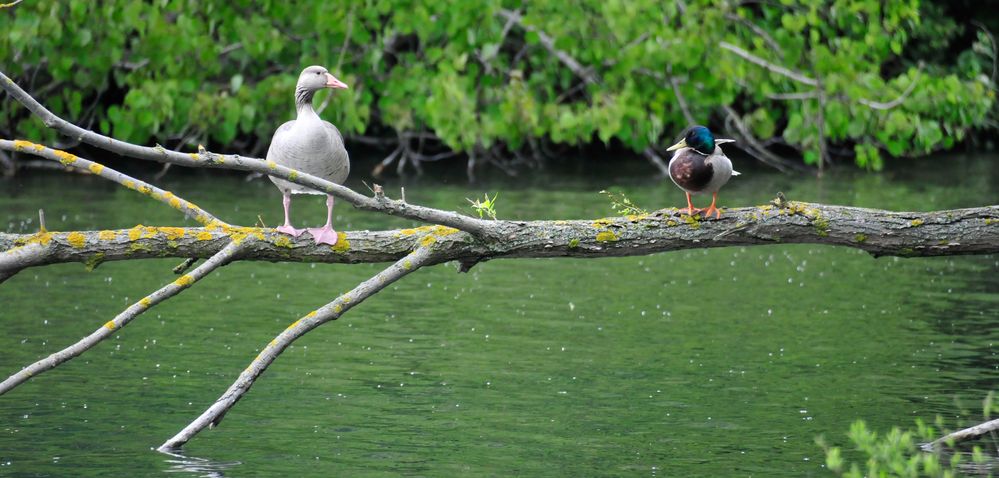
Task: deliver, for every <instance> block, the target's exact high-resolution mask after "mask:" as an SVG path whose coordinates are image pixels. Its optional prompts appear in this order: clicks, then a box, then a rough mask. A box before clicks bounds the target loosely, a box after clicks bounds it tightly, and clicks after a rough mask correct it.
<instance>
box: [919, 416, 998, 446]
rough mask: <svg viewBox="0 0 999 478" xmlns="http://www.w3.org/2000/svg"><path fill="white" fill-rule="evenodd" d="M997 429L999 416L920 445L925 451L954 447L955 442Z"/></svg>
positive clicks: (974, 437)
mask: <svg viewBox="0 0 999 478" xmlns="http://www.w3.org/2000/svg"><path fill="white" fill-rule="evenodd" d="M996 430H999V418H997V419H995V420H989V421H987V422H984V423H979V424H978V425H975V426H973V427H968V428H965V429H963V430H958V431H956V432H954V433H949V434H947V435H945V436H942V437H940V438H937V439H936V440H933V441H932V442H930V443H923V444H922V445H920V446H919V447H920V448H921V449H922V450H923V451H927V452H933V451H937V450H940V449H941V448H944V447H952V446H954V445H955V444H957V443H960V442H963V441H968V440H974V439H976V438H979V437H981V436H983V435H986V434H989V433H992V432H994V431H996Z"/></svg>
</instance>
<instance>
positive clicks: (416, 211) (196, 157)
mask: <svg viewBox="0 0 999 478" xmlns="http://www.w3.org/2000/svg"><path fill="white" fill-rule="evenodd" d="M0 88H3V89H4V90H6V91H7V93H9V94H10V95H11V97H13V98H14V99H15V100H17V101H18V102H20V103H21V104H23V105H24V106H26V107H27V108H28V109H29V110H30V111H31V112H32V113H34V114H35V115H36V116H38V117H39V118H41V119H42V121H43V122H44V123H45V125H46V126H48V127H50V128H54V129H56V130H57V131H59V132H60V133H62V134H64V135H67V136H69V137H72V138H77V139H79V140H80V141H82V142H84V143H87V144H91V145H93V146H97V147H98V148H101V149H104V150H106V151H111V152H114V153H118V154H121V155H124V156H129V157H132V158H137V159H144V160H150V161H159V162H165V163H174V164H178V165H181V166H190V167H211V168H225V169H237V170H243V171H256V172H260V173H264V174H267V175H270V176H275V177H278V178H282V179H286V180H288V181H291V182H294V183H296V184H301V185H303V186H306V187H308V188H310V189H314V190H316V191H322V192H325V193H328V194H332V195H334V196H336V197H337V198H339V199H343V200H344V201H346V202H348V203H350V204H353V205H354V207H356V208H358V209H362V210H369V211H379V212H382V213H385V214H390V215H393V216H400V217H405V218H408V219H415V220H418V221H424V222H429V223H432V224H443V225H446V226H451V227H454V228H456V229H461V230H463V231H468V232H469V233H471V234H474V235H476V236H486V237H493V236H494V235H495V231H494V229H493V228H492V227H491V224H490V221H484V220H481V219H475V218H472V217H469V216H465V215H463V214H458V213H456V212H453V211H443V210H440V209H434V208H428V207H424V206H417V205H414V204H408V203H403V202H400V201H397V200H391V199H388V198H385V199H382V200H376V199H374V198H370V197H366V196H362V195H361V194H358V193H357V192H355V191H353V190H351V189H350V188H347V187H345V186H342V185H340V184H335V183H333V182H330V181H326V180H324V179H321V178H318V177H315V176H312V175H310V174H306V173H303V172H301V171H296V170H293V169H291V168H287V167H284V166H281V165H278V164H276V163H274V162H273V161H264V160H261V159H258V158H247V157H243V156H239V155H223V154H217V153H211V152H208V151H205V150H203V149H202V150H199V151H198V152H197V153H179V152H176V151H170V150H167V149H165V148H163V147H147V146H139V145H136V144H132V143H128V142H125V141H121V140H117V139H114V138H111V137H109V136H104V135H102V134H99V133H96V132H93V131H90V130H86V129H83V128H80V127H79V126H76V125H74V124H72V123H70V122H68V121H66V120H64V119H62V118H60V117H58V116H56V115H55V114H53V113H52V112H51V111H49V110H48V109H46V108H45V107H44V106H42V105H41V104H40V103H38V102H37V101H36V100H35V99H34V98H32V97H31V95H29V94H28V93H26V92H25V91H24V90H22V89H21V88H20V87H19V86H17V84H16V83H14V81H13V80H11V79H10V78H8V77H7V76H6V75H4V74H3V73H2V72H0ZM26 152H30V151H26Z"/></svg>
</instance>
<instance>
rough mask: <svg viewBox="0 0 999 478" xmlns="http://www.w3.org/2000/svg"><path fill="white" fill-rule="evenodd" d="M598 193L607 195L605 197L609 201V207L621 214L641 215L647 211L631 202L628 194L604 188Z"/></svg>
mask: <svg viewBox="0 0 999 478" xmlns="http://www.w3.org/2000/svg"><path fill="white" fill-rule="evenodd" d="M600 194H603V195H604V196H607V199H608V200H609V201H610V203H611V209H613V210H614V212H616V213H618V214H620V215H622V216H627V215H636V216H641V215H645V214H648V213H649V211H647V210H645V209H642V208H640V207H638V205H636V204H635V203H633V202H631V199H629V198H628V196H625V194H624V193H618V192H614V191H606V190H604V191H600Z"/></svg>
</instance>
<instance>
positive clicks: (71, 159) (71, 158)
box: [52, 149, 76, 166]
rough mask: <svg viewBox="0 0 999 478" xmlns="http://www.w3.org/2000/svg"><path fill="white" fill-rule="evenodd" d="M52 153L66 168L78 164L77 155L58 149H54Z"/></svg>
mask: <svg viewBox="0 0 999 478" xmlns="http://www.w3.org/2000/svg"><path fill="white" fill-rule="evenodd" d="M52 152H53V153H54V154H55V155H56V157H58V158H59V162H60V163H62V164H64V165H66V166H69V165H71V164H73V163H75V162H76V155H74V154H71V153H67V152H65V151H60V150H58V149H54V150H52Z"/></svg>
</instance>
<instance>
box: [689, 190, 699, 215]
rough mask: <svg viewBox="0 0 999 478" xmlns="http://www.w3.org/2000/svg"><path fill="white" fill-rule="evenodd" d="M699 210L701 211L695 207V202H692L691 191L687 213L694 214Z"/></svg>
mask: <svg viewBox="0 0 999 478" xmlns="http://www.w3.org/2000/svg"><path fill="white" fill-rule="evenodd" d="M699 212H701V210H700V209H698V208H696V207H694V203H692V202H690V193H687V214H690V215H691V216H693V215H694V214H697V213H699Z"/></svg>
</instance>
